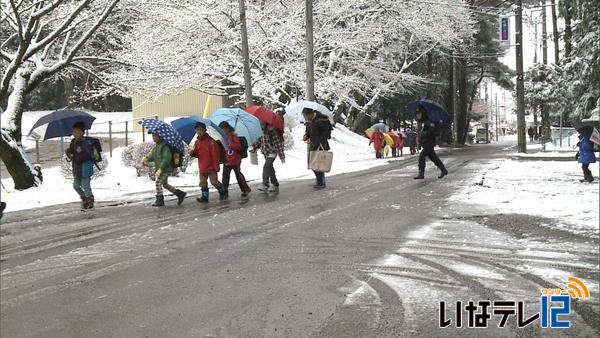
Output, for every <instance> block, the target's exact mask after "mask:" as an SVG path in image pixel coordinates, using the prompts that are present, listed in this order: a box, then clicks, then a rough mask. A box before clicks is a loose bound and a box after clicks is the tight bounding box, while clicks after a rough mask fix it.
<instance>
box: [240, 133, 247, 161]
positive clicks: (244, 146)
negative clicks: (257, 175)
mask: <svg viewBox="0 0 600 338" xmlns="http://www.w3.org/2000/svg"><path fill="white" fill-rule="evenodd" d="M239 139H240V144H241V145H242V151H240V155H241V156H242V158H246V157H248V140H246V138H245V137H243V136H239Z"/></svg>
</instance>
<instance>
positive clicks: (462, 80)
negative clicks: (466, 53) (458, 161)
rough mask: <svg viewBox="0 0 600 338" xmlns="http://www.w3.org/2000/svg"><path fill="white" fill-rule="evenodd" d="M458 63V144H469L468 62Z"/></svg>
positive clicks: (461, 61)
mask: <svg viewBox="0 0 600 338" xmlns="http://www.w3.org/2000/svg"><path fill="white" fill-rule="evenodd" d="M457 63H458V75H457V76H458V95H459V97H458V121H457V122H458V125H457V127H458V128H457V134H458V136H457V138H458V139H457V142H458V144H465V143H466V142H467V133H468V132H469V128H468V123H469V119H468V117H467V114H468V113H467V110H468V106H469V93H468V92H467V64H466V60H460V61H458V62H457Z"/></svg>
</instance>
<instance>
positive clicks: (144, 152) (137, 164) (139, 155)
mask: <svg viewBox="0 0 600 338" xmlns="http://www.w3.org/2000/svg"><path fill="white" fill-rule="evenodd" d="M152 148H154V143H152V142H145V143H139V144H133V145H130V146H128V147H127V148H125V150H123V154H122V155H121V157H122V160H123V164H125V165H126V166H128V167H133V168H135V170H136V173H137V175H138V176H142V175H146V174H152V173H154V164H153V163H148V165H146V166H144V165H143V164H142V159H143V158H144V156H148V154H150V152H151V151H152ZM188 153H189V148H188V147H186V149H185V153H184V157H183V164H182V166H181V168H179V169H178V170H179V171H183V172H185V170H186V169H187V167H188V165H189V164H190V163H191V162H192V161H191V158H190V156H189V155H188ZM173 174H175V175H176V174H177V170H176V171H175V172H174V173H173Z"/></svg>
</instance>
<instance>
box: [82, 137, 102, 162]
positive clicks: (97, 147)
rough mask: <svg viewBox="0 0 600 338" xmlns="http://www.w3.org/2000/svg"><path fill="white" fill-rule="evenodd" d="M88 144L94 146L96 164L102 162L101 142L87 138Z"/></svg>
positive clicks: (93, 138) (93, 156)
mask: <svg viewBox="0 0 600 338" xmlns="http://www.w3.org/2000/svg"><path fill="white" fill-rule="evenodd" d="M86 140H87V142H88V143H89V145H90V146H92V152H93V154H92V158H93V159H94V163H97V162H101V161H102V144H100V140H99V139H97V138H95V137H86Z"/></svg>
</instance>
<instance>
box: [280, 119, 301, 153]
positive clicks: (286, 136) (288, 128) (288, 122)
mask: <svg viewBox="0 0 600 338" xmlns="http://www.w3.org/2000/svg"><path fill="white" fill-rule="evenodd" d="M283 122H284V129H285V132H284V133H283V149H285V150H292V149H294V135H293V134H292V130H293V129H294V127H296V126H297V125H298V122H297V121H296V120H295V119H294V118H293V117H291V116H289V115H283Z"/></svg>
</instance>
